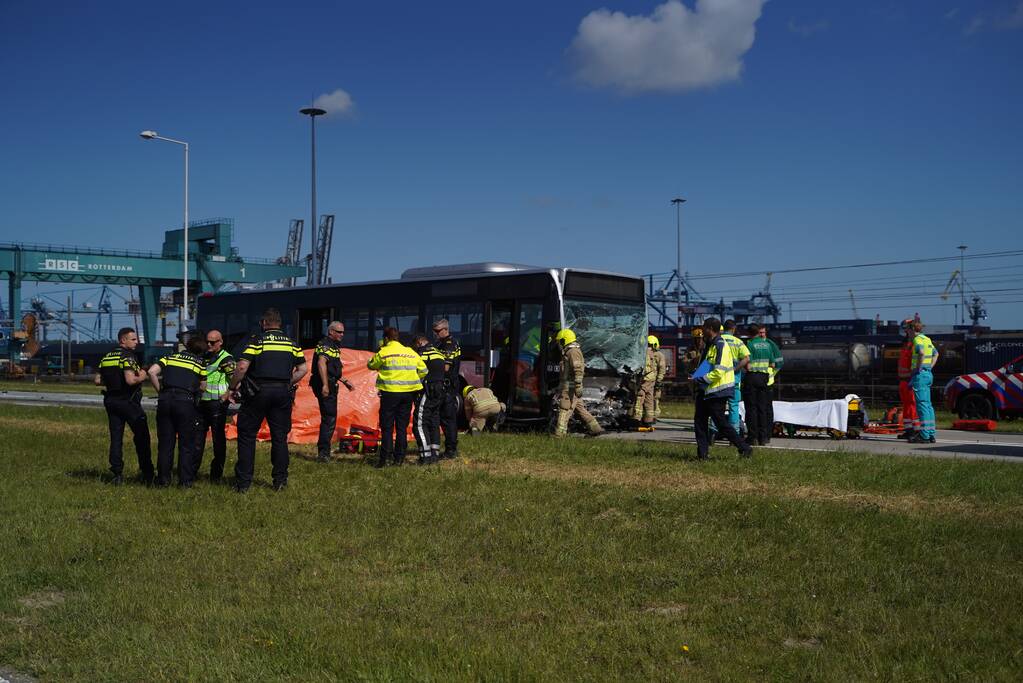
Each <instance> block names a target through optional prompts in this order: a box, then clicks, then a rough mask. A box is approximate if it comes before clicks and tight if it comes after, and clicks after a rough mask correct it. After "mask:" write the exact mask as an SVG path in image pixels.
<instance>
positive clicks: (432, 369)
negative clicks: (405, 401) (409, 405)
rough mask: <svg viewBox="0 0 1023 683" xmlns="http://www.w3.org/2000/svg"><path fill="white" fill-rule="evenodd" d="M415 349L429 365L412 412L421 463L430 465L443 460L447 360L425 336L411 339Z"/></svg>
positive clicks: (413, 430)
mask: <svg viewBox="0 0 1023 683" xmlns="http://www.w3.org/2000/svg"><path fill="white" fill-rule="evenodd" d="M412 348H414V349H415V350H416V353H418V354H419V355H420V357H422V359H423V363H424V364H425V365H426V376H425V377H423V391H422V393H420V394H419V396H418V397H416V402H415V408H414V410H413V413H412V433H413V434H415V436H416V444H418V446H419V464H420V465H428V464H430V463H434V462H437V461H439V460H440V412H441V407H442V406H443V405H444V401H445V400H446V398H447V389H446V388H445V386H444V379H445V377H446V371H445V366H446V365H447V362H446V360H445V359H444V355H443V354H442V353H441V352H440V351H438V350H437V349H436V348H435V347H434V346H433V344H431V343H430V341H429V340H428V339H427V338H426V337H424V336H422V335H420V336H418V337H416V338H415V339H413V340H412Z"/></svg>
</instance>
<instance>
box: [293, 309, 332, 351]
mask: <svg viewBox="0 0 1023 683" xmlns="http://www.w3.org/2000/svg"><path fill="white" fill-rule="evenodd" d="M329 324H330V309H329V308H300V309H298V335H297V336H298V339H297V341H298V345H299V346H300V347H302V348H303V349H312V348H316V344H317V343H318V342H319V341H320V340H321V339H323V338H324V337H325V336H327V325H329Z"/></svg>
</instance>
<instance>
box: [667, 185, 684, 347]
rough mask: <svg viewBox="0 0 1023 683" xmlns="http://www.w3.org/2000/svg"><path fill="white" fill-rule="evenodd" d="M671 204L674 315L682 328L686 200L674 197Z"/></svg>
mask: <svg viewBox="0 0 1023 683" xmlns="http://www.w3.org/2000/svg"><path fill="white" fill-rule="evenodd" d="M671 203H672V204H674V205H675V239H676V242H675V285H676V286H677V287H678V289H676V290H675V302H676V303H677V304H678V306H677V307H678V310H677V311H676V313H675V314H676V315H677V316H678V321H679V327H682V325H681V323H682V205H683V204H685V203H686V200H685V199H682V198H681V197H675V198H674V199H672V200H671ZM687 295H688V292H687Z"/></svg>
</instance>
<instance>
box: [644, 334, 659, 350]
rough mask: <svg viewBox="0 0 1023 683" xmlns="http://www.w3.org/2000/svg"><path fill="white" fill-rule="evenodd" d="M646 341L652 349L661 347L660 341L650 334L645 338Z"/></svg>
mask: <svg viewBox="0 0 1023 683" xmlns="http://www.w3.org/2000/svg"><path fill="white" fill-rule="evenodd" d="M646 343H647V344H649V345H650V346H652V347H654V350H657V349H659V348H661V342H660V341H658V339H657V337H655V336H654V335H652V334H651V335H650V336H649V337H647V338H646Z"/></svg>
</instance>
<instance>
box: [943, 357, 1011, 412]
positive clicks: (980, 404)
mask: <svg viewBox="0 0 1023 683" xmlns="http://www.w3.org/2000/svg"><path fill="white" fill-rule="evenodd" d="M945 407H946V408H948V409H949V410H951V411H952V412H954V413H957V414H958V415H959V417H960V418H961V419H963V420H998V419H1001V418H1004V417H1015V416H1023V356H1020V357H1019V358H1016V359H1015V360H1013V361H1012V362H1009V363H1006V364H1005V365H1003V366H1002V367H1000V368H998V369H997V370H992V371H991V372H975V373H972V374H969V375H959V376H958V377H954V378H953V379H952V380H951V381H950V382H949V383H948V384H946V385H945Z"/></svg>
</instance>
